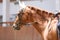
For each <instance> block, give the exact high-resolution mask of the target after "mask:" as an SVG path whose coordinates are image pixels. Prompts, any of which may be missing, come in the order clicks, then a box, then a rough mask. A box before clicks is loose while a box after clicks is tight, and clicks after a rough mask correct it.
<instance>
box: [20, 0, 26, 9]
mask: <svg viewBox="0 0 60 40" xmlns="http://www.w3.org/2000/svg"><path fill="white" fill-rule="evenodd" d="M19 7H20V9H23V8H25V7H26V5H25V3H24V2H21V1H19Z"/></svg>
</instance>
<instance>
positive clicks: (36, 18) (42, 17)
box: [13, 6, 58, 40]
mask: <svg viewBox="0 0 60 40" xmlns="http://www.w3.org/2000/svg"><path fill="white" fill-rule="evenodd" d="M57 24H58V18H57V16H55V14H54V13H51V12H48V11H45V10H41V9H39V8H37V7H34V6H26V8H24V9H21V10H20V11H19V13H18V15H17V17H16V20H15V21H14V23H13V28H14V29H16V30H20V29H21V28H22V27H23V26H25V25H32V26H33V27H35V28H36V30H37V31H38V32H39V33H40V34H41V37H42V40H58V35H57Z"/></svg>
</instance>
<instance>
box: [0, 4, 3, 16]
mask: <svg viewBox="0 0 60 40" xmlns="http://www.w3.org/2000/svg"><path fill="white" fill-rule="evenodd" d="M2 7H3V5H2V3H0V15H2V11H3V10H2Z"/></svg>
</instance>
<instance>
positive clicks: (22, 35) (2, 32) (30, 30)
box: [0, 26, 41, 40]
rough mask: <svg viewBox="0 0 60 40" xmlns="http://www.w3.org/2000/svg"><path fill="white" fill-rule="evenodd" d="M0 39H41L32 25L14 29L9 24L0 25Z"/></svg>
mask: <svg viewBox="0 0 60 40" xmlns="http://www.w3.org/2000/svg"><path fill="white" fill-rule="evenodd" d="M0 40H41V36H40V34H39V32H38V31H37V30H36V29H35V28H34V27H22V28H21V29H20V30H14V29H13V28H12V27H11V26H10V27H1V26H0Z"/></svg>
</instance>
